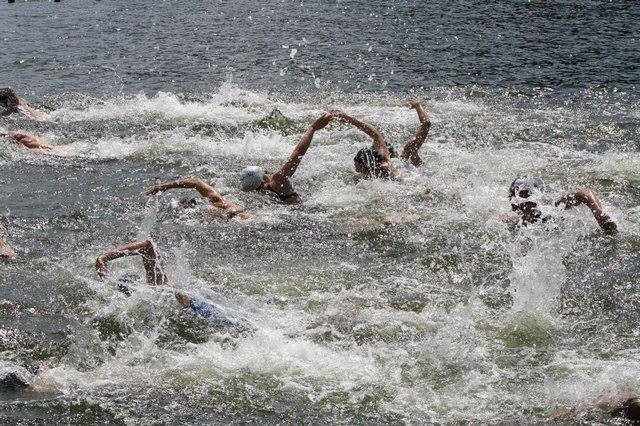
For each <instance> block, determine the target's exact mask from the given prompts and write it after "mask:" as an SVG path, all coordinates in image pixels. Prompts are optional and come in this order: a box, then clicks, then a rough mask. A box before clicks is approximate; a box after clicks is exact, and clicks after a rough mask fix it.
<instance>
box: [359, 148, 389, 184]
mask: <svg viewBox="0 0 640 426" xmlns="http://www.w3.org/2000/svg"><path fill="white" fill-rule="evenodd" d="M384 162H385V159H384V157H382V155H380V154H379V153H378V152H377V151H375V150H373V149H371V148H362V149H361V150H360V151H358V153H357V154H356V156H355V157H353V165H354V166H355V168H356V172H358V173H362V174H365V175H367V176H369V177H377V178H388V177H389V171H388V170H387V169H386V168H384V167H382V164H383V163H384Z"/></svg>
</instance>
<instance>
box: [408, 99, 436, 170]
mask: <svg viewBox="0 0 640 426" xmlns="http://www.w3.org/2000/svg"><path fill="white" fill-rule="evenodd" d="M410 105H411V108H413V109H415V110H416V112H417V113H418V118H419V119H420V127H419V128H418V133H416V137H415V138H413V139H412V140H410V141H409V142H407V143H406V145H405V146H404V149H403V150H402V158H403V159H405V160H410V161H411V164H413V165H414V166H416V167H418V166H419V165H421V164H422V159H421V158H420V156H419V155H418V150H420V148H421V147H422V144H423V143H424V141H425V139H426V138H427V135H428V134H429V129H430V128H431V120H430V119H429V116H428V115H427V111H425V109H424V107H423V106H422V104H421V103H420V100H419V99H417V98H414V99H412V100H411V101H410Z"/></svg>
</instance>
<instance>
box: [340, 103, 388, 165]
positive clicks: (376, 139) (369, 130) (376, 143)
mask: <svg viewBox="0 0 640 426" xmlns="http://www.w3.org/2000/svg"><path fill="white" fill-rule="evenodd" d="M329 113H330V114H332V115H333V116H334V117H336V118H338V119H339V120H340V121H342V122H345V123H349V124H351V125H352V126H354V127H356V128H358V129H360V130H361V131H363V132H364V133H366V134H367V135H368V136H369V137H370V138H371V139H373V149H374V150H376V151H377V152H378V154H380V155H381V156H382V157H383V158H384V159H385V160H388V159H389V158H390V157H391V154H390V153H389V147H387V143H386V142H385V140H384V136H382V133H381V132H380V131H379V130H378V129H376V128H375V127H373V126H372V125H371V124H369V123H365V122H364V121H360V120H358V119H357V118H355V117H351V116H350V115H347V114H346V113H344V112H342V111H340V110H331V111H329Z"/></svg>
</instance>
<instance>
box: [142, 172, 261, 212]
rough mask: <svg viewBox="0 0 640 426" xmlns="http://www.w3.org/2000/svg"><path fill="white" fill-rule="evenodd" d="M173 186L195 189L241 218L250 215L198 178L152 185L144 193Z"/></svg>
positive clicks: (152, 192)
mask: <svg viewBox="0 0 640 426" xmlns="http://www.w3.org/2000/svg"><path fill="white" fill-rule="evenodd" d="M175 188H192V189H195V190H196V191H198V192H199V193H200V195H202V196H203V197H205V198H206V199H208V200H209V201H211V203H212V204H213V205H214V206H215V207H217V208H219V209H223V210H226V211H228V212H230V213H234V214H235V215H236V216H238V217H239V218H241V219H249V218H250V217H251V215H250V214H249V213H247V212H246V211H245V209H243V208H242V207H240V206H239V205H237V204H234V203H231V202H229V201H226V200H225V199H224V198H222V196H221V195H220V194H219V193H218V192H217V191H216V190H215V189H213V187H212V186H211V185H208V184H207V183H206V182H204V181H203V180H202V179H200V178H187V179H181V180H178V181H175V182H169V183H163V184H160V185H154V186H152V187H151V188H149V189H147V190H146V191H145V193H144V194H145V195H153V194H157V193H158V192H164V191H166V190H168V189H175Z"/></svg>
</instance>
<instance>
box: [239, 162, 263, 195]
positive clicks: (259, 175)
mask: <svg viewBox="0 0 640 426" xmlns="http://www.w3.org/2000/svg"><path fill="white" fill-rule="evenodd" d="M265 176H266V174H265V172H264V170H263V169H262V167H258V166H249V167H245V168H244V169H243V170H242V176H241V178H242V190H243V191H256V190H258V189H260V187H261V186H262V184H263V183H264V179H265Z"/></svg>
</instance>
